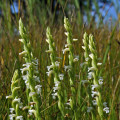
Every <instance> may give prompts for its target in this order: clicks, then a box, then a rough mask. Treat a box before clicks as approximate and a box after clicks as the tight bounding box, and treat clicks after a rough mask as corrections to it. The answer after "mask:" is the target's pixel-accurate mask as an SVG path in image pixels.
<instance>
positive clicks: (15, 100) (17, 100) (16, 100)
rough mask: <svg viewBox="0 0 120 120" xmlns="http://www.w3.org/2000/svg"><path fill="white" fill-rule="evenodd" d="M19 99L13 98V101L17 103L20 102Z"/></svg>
mask: <svg viewBox="0 0 120 120" xmlns="http://www.w3.org/2000/svg"><path fill="white" fill-rule="evenodd" d="M20 99H21V98H15V99H14V100H13V102H18V103H20Z"/></svg>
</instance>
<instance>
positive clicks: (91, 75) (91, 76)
mask: <svg viewBox="0 0 120 120" xmlns="http://www.w3.org/2000/svg"><path fill="white" fill-rule="evenodd" d="M92 78H93V72H89V73H88V79H89V80H90V79H92Z"/></svg>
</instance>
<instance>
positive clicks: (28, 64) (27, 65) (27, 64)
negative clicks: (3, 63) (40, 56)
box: [23, 63, 31, 68]
mask: <svg viewBox="0 0 120 120" xmlns="http://www.w3.org/2000/svg"><path fill="white" fill-rule="evenodd" d="M30 65H31V63H26V64H23V66H25V67H27V68H29V67H30Z"/></svg>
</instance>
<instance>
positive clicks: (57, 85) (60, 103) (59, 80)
mask: <svg viewBox="0 0 120 120" xmlns="http://www.w3.org/2000/svg"><path fill="white" fill-rule="evenodd" d="M46 36H47V40H46V42H47V43H48V44H49V50H48V51H51V52H50V59H51V63H52V65H50V66H48V67H47V68H48V70H49V72H48V75H49V73H50V69H52V70H51V71H52V73H54V83H55V87H53V92H54V93H53V94H52V96H53V99H55V98H56V96H57V97H58V108H59V109H60V112H61V114H62V117H61V119H64V115H65V108H64V93H63V90H62V80H63V75H62V74H59V72H58V67H59V62H58V61H56V50H55V44H54V41H53V38H52V35H51V32H50V28H47V31H46ZM56 91H57V92H56Z"/></svg>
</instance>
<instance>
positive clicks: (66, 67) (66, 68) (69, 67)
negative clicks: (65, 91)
mask: <svg viewBox="0 0 120 120" xmlns="http://www.w3.org/2000/svg"><path fill="white" fill-rule="evenodd" d="M64 68H65V71H66V70H69V69H71V68H72V67H71V66H70V65H68V66H64Z"/></svg>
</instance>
